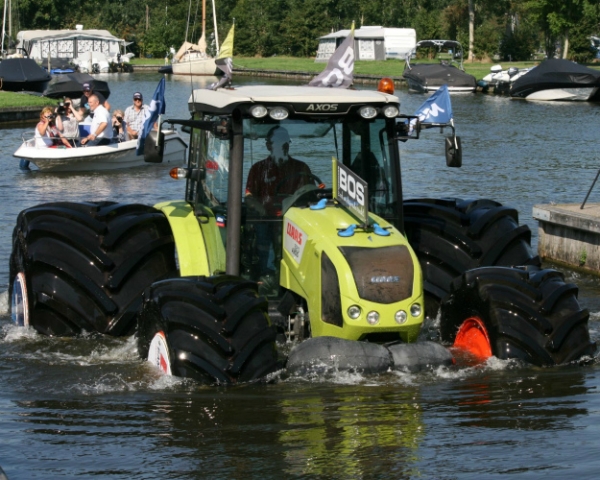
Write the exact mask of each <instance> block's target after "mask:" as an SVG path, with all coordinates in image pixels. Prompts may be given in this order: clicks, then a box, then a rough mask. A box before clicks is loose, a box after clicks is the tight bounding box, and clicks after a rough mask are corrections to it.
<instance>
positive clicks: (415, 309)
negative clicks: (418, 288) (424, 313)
mask: <svg viewBox="0 0 600 480" xmlns="http://www.w3.org/2000/svg"><path fill="white" fill-rule="evenodd" d="M410 314H411V315H412V316H413V317H418V316H419V315H421V305H419V304H418V303H413V304H412V305H411V307H410Z"/></svg>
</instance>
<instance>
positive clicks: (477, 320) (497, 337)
mask: <svg viewBox="0 0 600 480" xmlns="http://www.w3.org/2000/svg"><path fill="white" fill-rule="evenodd" d="M577 292H578V289H577V286H576V285H574V284H566V283H565V282H564V280H563V275H562V274H561V273H560V272H557V271H556V270H549V269H548V270H542V269H539V268H537V267H529V268H504V267H486V268H478V269H475V270H471V271H468V272H466V273H465V274H463V275H462V276H461V277H459V278H457V279H456V280H455V281H454V282H453V284H452V293H451V294H450V295H449V296H448V297H446V299H445V300H444V301H443V302H442V304H441V326H440V329H441V331H440V333H441V337H442V341H444V342H447V343H450V344H453V345H454V346H455V347H457V348H460V349H463V350H466V351H468V352H470V353H471V354H473V355H475V356H476V357H479V358H482V359H483V358H487V357H490V356H492V355H494V356H496V357H497V358H500V359H509V358H516V359H519V360H522V361H525V362H527V363H531V364H534V365H540V366H545V365H560V364H566V363H570V362H574V361H577V360H579V359H581V358H582V357H584V356H593V355H594V353H595V351H596V345H595V343H592V342H591V341H590V335H589V332H588V318H589V312H588V311H587V310H585V309H582V308H581V307H580V306H579V302H578V301H577Z"/></svg>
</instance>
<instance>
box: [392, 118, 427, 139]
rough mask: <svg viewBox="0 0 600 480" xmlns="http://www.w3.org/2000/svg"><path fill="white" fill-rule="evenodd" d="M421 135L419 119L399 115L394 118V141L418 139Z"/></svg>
mask: <svg viewBox="0 0 600 480" xmlns="http://www.w3.org/2000/svg"><path fill="white" fill-rule="evenodd" d="M420 133H421V122H420V121H419V117H416V116H413V115H401V116H399V117H398V118H396V125H395V126H394V140H402V141H406V140H408V139H409V138H414V139H418V138H419V134H420Z"/></svg>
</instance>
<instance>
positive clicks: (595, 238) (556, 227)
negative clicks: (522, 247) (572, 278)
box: [533, 203, 600, 275]
mask: <svg viewBox="0 0 600 480" xmlns="http://www.w3.org/2000/svg"><path fill="white" fill-rule="evenodd" d="M533 218H534V219H536V220H537V221H538V223H539V240H538V254H539V256H540V257H541V258H542V259H547V260H552V261H556V262H559V263H563V264H566V265H570V266H574V267H579V268H582V269H584V270H586V271H589V272H590V273H593V274H595V275H600V203H588V204H586V205H585V207H584V208H583V209H581V204H556V205H535V206H534V207H533Z"/></svg>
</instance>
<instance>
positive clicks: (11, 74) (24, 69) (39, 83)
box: [0, 58, 52, 93]
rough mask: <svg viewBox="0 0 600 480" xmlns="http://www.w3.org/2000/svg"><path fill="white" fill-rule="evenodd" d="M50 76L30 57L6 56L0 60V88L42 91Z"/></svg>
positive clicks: (17, 90) (9, 90)
mask: <svg viewBox="0 0 600 480" xmlns="http://www.w3.org/2000/svg"><path fill="white" fill-rule="evenodd" d="M51 78H52V77H51V76H50V74H49V73H48V72H47V71H46V70H44V69H43V68H42V67H40V66H39V65H38V64H37V63H36V61H35V60H33V59H31V58H6V59H4V60H2V61H1V62H0V90H4V91H8V92H37V93H42V92H43V91H44V89H45V88H46V86H47V85H48V82H49V81H50V79H51Z"/></svg>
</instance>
